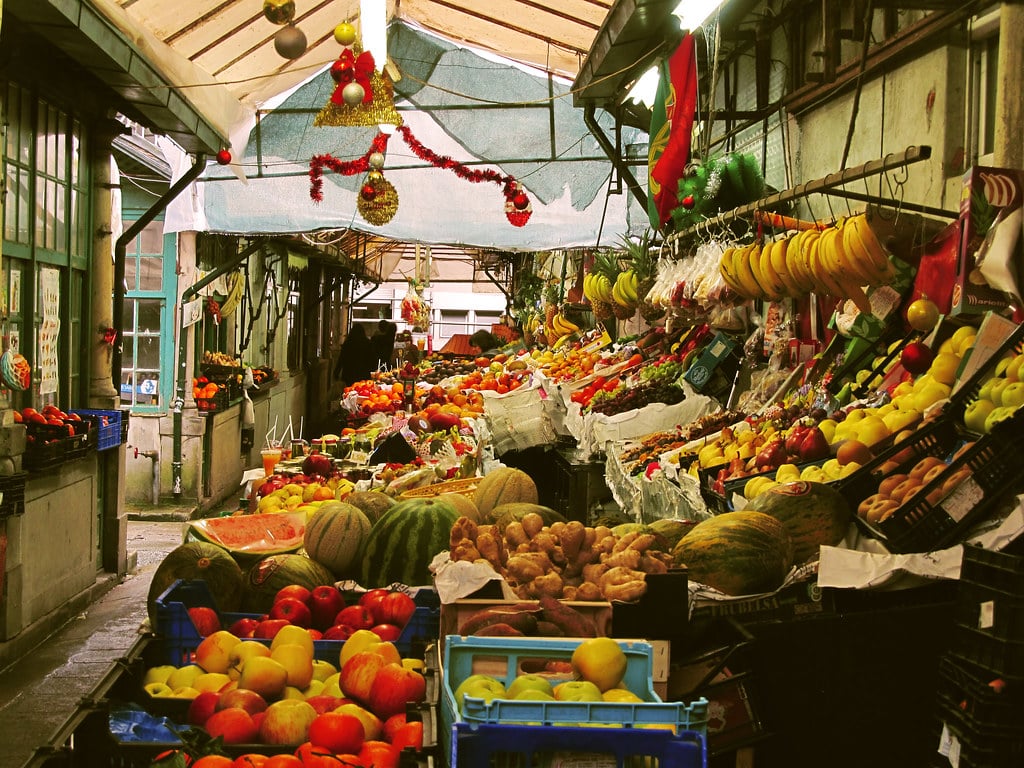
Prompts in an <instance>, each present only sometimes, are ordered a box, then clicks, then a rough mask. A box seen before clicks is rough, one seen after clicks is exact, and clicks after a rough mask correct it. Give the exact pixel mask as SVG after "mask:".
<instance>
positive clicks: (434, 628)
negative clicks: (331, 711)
mask: <svg viewBox="0 0 1024 768" xmlns="http://www.w3.org/2000/svg"><path fill="white" fill-rule="evenodd" d="M413 597H414V600H415V601H416V610H415V611H413V615H412V618H410V619H409V621H408V623H407V624H406V625H405V627H403V628H402V634H401V635H400V636H399V638H398V640H396V641H395V647H396V648H397V649H398V652H399V653H400V654H401V655H402V656H403V657H406V658H411V657H414V656H415V657H418V658H423V654H424V652H425V649H426V646H427V644H428V643H429V642H431V641H433V640H434V639H436V637H437V633H438V627H439V626H440V615H441V602H440V599H439V598H438V596H437V593H436V592H434V591H433V590H431V589H420V590H418V591H417V592H416V593H415V594H414V596H413ZM197 606H207V607H209V608H213V609H214V610H216V611H217V613H218V614H219V615H220V620H221V625H222V626H224V627H229V626H231V624H232V623H233V622H235V621H237V620H238V619H241V618H259V617H260V614H256V613H234V612H230V611H223V612H222V611H220V609H219V608H218V607H217V603H216V601H215V600H214V599H213V595H212V594H211V593H210V589H209V587H208V586H207V584H206V582H205V581H203V580H201V579H197V580H192V581H185V580H182V579H178V580H177V581H175V582H174V583H173V584H172V585H171V586H169V587H168V588H167V589H166V590H165V591H164V592H163V594H161V595H160V596H159V597H158V598H157V599H156V626H155V627H153V629H154V631H155V632H156V633H157V635H158V636H159V637H160V638H161V639H162V640H163V642H164V649H165V653H166V661H165V663H168V664H174V665H176V666H180V665H182V664H185V663H188V662H189V661H191V660H192V654H194V653H195V650H196V648H197V647H198V646H199V643H200V642H202V639H203V638H202V636H201V635H200V634H199V632H198V631H197V630H196V627H195V625H194V624H193V623H192V619H191V618H189V615H188V609H189V608H195V607H197ZM246 639H252V640H256V641H257V642H262V643H264V644H266V645H269V644H270V641H269V640H263V639H261V638H246ZM342 645H344V641H343V640H314V641H313V648H314V655H315V656H316V658H318V659H321V660H323V661H329V662H331V663H332V664H335V665H337V663H338V654H339V653H340V652H341V646H342Z"/></svg>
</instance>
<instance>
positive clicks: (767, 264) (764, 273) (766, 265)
mask: <svg viewBox="0 0 1024 768" xmlns="http://www.w3.org/2000/svg"><path fill="white" fill-rule="evenodd" d="M778 247H779V241H777V240H769V241H768V242H766V243H765V244H764V245H763V246H761V253H760V256H759V259H758V260H759V265H760V273H761V278H762V279H763V280H764V281H765V282H764V288H765V293H767V294H768V297H769V298H771V299H772V300H773V301H778V300H779V299H781V298H783V297H785V296H787V295H788V293H789V291H788V290H787V288H786V284H785V282H783V280H782V278H781V277H779V275H778V273H777V272H776V271H775V265H774V263H773V259H774V256H773V254H774V253H775V250H776V249H777V248H778Z"/></svg>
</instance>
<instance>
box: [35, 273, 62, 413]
mask: <svg viewBox="0 0 1024 768" xmlns="http://www.w3.org/2000/svg"><path fill="white" fill-rule="evenodd" d="M39 292H40V301H39V307H40V309H41V310H42V316H43V321H42V324H41V325H40V326H39V359H38V360H37V366H38V368H39V394H41V395H48V394H54V393H56V391H57V384H58V381H59V379H58V375H57V363H58V356H57V342H58V340H59V338H60V270H58V269H51V268H48V267H44V268H42V269H40V270H39Z"/></svg>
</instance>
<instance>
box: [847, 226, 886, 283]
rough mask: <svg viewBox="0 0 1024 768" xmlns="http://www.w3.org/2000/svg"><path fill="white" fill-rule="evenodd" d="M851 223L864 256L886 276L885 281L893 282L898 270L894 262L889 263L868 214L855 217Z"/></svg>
mask: <svg viewBox="0 0 1024 768" xmlns="http://www.w3.org/2000/svg"><path fill="white" fill-rule="evenodd" d="M850 222H851V223H852V224H853V226H854V231H855V233H856V237H857V239H858V240H859V241H860V243H861V245H863V248H864V254H865V255H866V256H867V258H869V259H870V260H871V264H872V266H873V267H874V268H875V270H876V271H877V272H878V273H879V274H880V275H884V278H883V279H884V280H885V281H886V282H888V281H890V280H892V278H893V277H895V275H896V270H895V269H894V268H893V266H892V262H891V261H889V254H888V253H887V252H886V250H885V248H884V247H883V246H882V244H881V243H880V242H879V241H878V237H877V236H876V235H875V230H873V229H872V228H871V222H870V221H868V217H867V214H866V213H861V214H859V215H857V216H853V217H851V219H850Z"/></svg>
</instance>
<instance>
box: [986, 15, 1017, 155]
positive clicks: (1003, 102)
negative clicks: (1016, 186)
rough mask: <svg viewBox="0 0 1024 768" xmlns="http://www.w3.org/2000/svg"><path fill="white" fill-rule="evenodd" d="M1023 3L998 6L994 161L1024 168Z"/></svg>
mask: <svg viewBox="0 0 1024 768" xmlns="http://www.w3.org/2000/svg"><path fill="white" fill-rule="evenodd" d="M1021 72H1024V5H1021V4H1019V3H1003V4H1002V6H1001V7H1000V10H999V89H998V96H997V98H996V125H995V147H994V153H993V154H994V156H995V157H994V162H995V165H998V166H1003V167H1007V168H1024V128H1022V126H1024V98H1022V96H1021V91H1020V77H1021Z"/></svg>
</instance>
